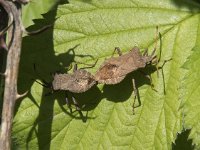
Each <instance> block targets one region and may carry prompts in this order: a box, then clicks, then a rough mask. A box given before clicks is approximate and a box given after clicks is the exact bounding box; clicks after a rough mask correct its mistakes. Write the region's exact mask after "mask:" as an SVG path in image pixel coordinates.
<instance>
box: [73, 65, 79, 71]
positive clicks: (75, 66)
mask: <svg viewBox="0 0 200 150" xmlns="http://www.w3.org/2000/svg"><path fill="white" fill-rule="evenodd" d="M76 70H78V66H77V64H75V65H74V69H73V72H75V71H76Z"/></svg>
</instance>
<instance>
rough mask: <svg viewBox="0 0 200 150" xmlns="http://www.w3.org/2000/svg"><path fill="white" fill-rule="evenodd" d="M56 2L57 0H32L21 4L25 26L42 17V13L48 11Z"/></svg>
mask: <svg viewBox="0 0 200 150" xmlns="http://www.w3.org/2000/svg"><path fill="white" fill-rule="evenodd" d="M56 3H57V1H55V0H39V1H36V0H33V1H31V2H30V3H28V4H27V5H25V6H23V9H22V22H23V25H24V26H25V28H26V27H28V26H30V25H32V24H34V23H33V20H34V19H40V18H43V17H42V14H44V13H46V12H47V11H49V10H50V9H51V8H52V7H53V6H54V5H55V4H56Z"/></svg>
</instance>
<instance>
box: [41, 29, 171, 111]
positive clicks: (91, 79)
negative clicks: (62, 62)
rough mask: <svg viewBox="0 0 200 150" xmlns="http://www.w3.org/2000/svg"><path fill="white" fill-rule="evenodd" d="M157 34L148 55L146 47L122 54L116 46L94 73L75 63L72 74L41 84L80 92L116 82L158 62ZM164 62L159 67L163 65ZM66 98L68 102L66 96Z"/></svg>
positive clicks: (78, 109) (60, 75) (58, 76)
mask: <svg viewBox="0 0 200 150" xmlns="http://www.w3.org/2000/svg"><path fill="white" fill-rule="evenodd" d="M158 35H160V34H158V29H157V33H156V44H155V48H154V50H153V51H152V53H151V54H150V55H148V49H146V50H145V51H144V52H143V53H141V52H140V49H139V48H138V47H134V48H132V49H131V50H130V52H128V53H126V54H122V52H121V50H120V49H119V48H118V47H117V48H115V50H114V52H113V55H112V56H111V57H110V58H108V59H106V60H105V61H104V62H103V63H102V65H101V66H100V68H99V69H98V70H97V72H96V73H95V75H92V74H91V73H89V72H88V71H86V70H85V68H80V69H78V68H77V64H75V66H74V69H73V73H72V74H66V73H65V74H59V73H56V74H55V75H54V78H53V81H52V83H50V84H49V83H48V84H47V83H46V84H43V86H45V87H48V88H51V89H52V90H53V91H57V90H63V91H69V92H72V93H82V92H85V91H87V90H89V89H90V88H91V87H92V86H94V85H96V84H118V83H120V82H121V81H122V80H123V79H124V78H125V77H126V76H127V75H128V74H129V73H131V72H134V71H136V70H139V69H141V68H145V67H146V66H147V65H156V67H157V64H158V62H159V61H160V58H158V57H157V55H155V52H156V47H157V39H158ZM115 52H117V53H118V55H119V56H118V57H114V53H115ZM170 60H171V59H170ZM167 61H169V60H166V61H164V64H165V63H166V62H167ZM96 62H97V61H96ZM96 62H95V64H96ZM95 64H93V65H90V67H94V66H95ZM164 64H163V65H162V66H161V67H163V66H164ZM87 68H88V67H87ZM159 68H160V67H157V70H158V69H159ZM146 76H147V77H148V78H149V79H150V83H151V87H152V89H154V87H153V84H152V82H151V76H149V75H146ZM132 83H133V90H134V94H135V98H136V97H137V99H138V101H139V105H140V100H139V93H138V89H137V87H136V84H135V79H134V78H133V79H132ZM154 90H155V89H154ZM66 100H67V103H68V99H67V98H66ZM73 103H74V105H75V107H76V110H77V111H79V112H80V114H81V115H82V113H81V108H80V106H79V105H78V102H77V101H76V99H75V98H74V97H73ZM139 105H138V106H139ZM134 107H135V106H134V104H133V108H134Z"/></svg>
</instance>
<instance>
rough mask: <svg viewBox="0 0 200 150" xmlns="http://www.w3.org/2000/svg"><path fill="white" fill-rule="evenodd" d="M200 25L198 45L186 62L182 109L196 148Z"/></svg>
mask: <svg viewBox="0 0 200 150" xmlns="http://www.w3.org/2000/svg"><path fill="white" fill-rule="evenodd" d="M199 31H200V26H198V31H197V38H196V46H195V47H194V48H193V53H192V55H191V56H190V57H189V58H188V60H187V62H186V63H185V64H184V66H183V67H184V68H185V69H187V70H188V71H187V75H186V77H185V79H184V80H183V83H184V84H183V88H182V90H183V93H184V94H183V97H184V101H183V102H182V109H183V112H184V115H185V124H184V126H185V128H186V129H191V132H190V135H189V138H191V139H193V144H195V145H196V149H199V148H200V146H199V143H200V138H199V136H200V134H199V129H200V126H199V118H200V115H199V112H200V111H199V109H198V106H199V105H200V101H199V96H200V94H199V91H200V86H199V85H200V81H199V79H200V70H199V65H200V42H199V41H200V34H199V33H200V32H199Z"/></svg>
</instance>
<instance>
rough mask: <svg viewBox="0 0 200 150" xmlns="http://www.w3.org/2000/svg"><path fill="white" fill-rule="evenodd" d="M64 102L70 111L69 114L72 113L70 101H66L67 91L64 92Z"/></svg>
mask: <svg viewBox="0 0 200 150" xmlns="http://www.w3.org/2000/svg"><path fill="white" fill-rule="evenodd" d="M65 101H66V104H67V106H68V108H69V110H70V113H72V107H71V103H70V101H69V99H68V94H67V91H66V92H65Z"/></svg>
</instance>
